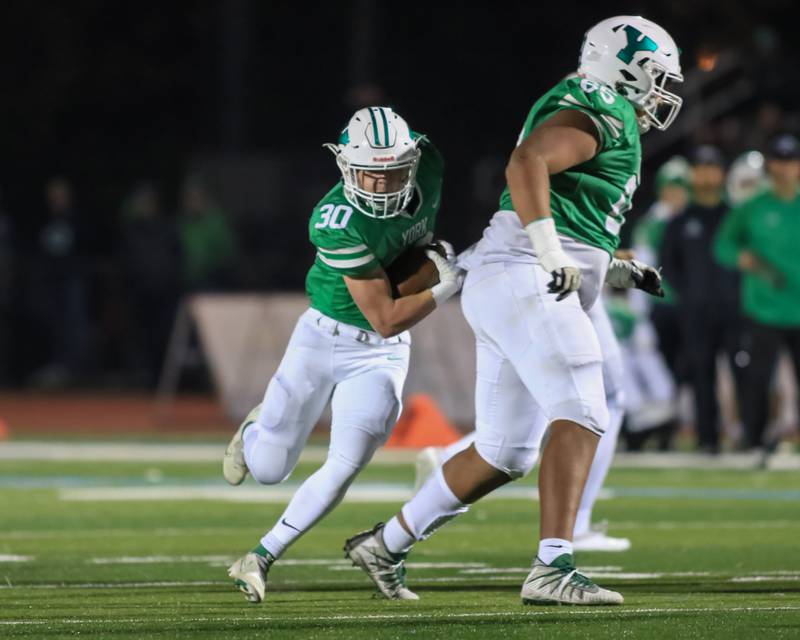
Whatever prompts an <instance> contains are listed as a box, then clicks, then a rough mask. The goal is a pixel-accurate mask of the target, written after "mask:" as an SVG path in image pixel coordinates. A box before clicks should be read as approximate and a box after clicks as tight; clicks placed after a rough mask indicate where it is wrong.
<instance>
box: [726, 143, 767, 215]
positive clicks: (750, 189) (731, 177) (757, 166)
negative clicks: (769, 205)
mask: <svg viewBox="0 0 800 640" xmlns="http://www.w3.org/2000/svg"><path fill="white" fill-rule="evenodd" d="M765 185H766V176H765V174H764V156H763V155H762V154H761V153H759V152H758V151H745V152H744V153H743V154H742V155H740V156H739V157H738V158H736V160H734V161H733V164H731V168H730V169H729V170H728V180H727V184H726V189H727V192H728V200H729V201H730V203H731V204H732V205H734V206H735V205H737V204H740V203H742V202H744V201H745V200H749V199H750V198H752V197H753V196H754V195H756V194H757V193H758V192H759V191H760V190H761V189H763V188H764V187H765Z"/></svg>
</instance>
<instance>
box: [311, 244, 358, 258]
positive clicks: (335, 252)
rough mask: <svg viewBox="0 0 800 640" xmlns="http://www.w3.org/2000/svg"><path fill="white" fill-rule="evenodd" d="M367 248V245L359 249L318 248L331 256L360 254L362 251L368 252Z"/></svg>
mask: <svg viewBox="0 0 800 640" xmlns="http://www.w3.org/2000/svg"><path fill="white" fill-rule="evenodd" d="M367 248H368V247H367V245H365V244H360V245H358V246H357V247H345V248H344V249H323V248H322V247H317V250H318V251H321V252H322V253H327V254H330V255H346V254H350V253H360V252H361V251H366V250H367Z"/></svg>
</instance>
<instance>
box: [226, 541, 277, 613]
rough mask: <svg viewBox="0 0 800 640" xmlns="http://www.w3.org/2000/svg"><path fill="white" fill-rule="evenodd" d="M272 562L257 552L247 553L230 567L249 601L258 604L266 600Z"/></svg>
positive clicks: (230, 571)
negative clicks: (268, 576) (268, 575)
mask: <svg viewBox="0 0 800 640" xmlns="http://www.w3.org/2000/svg"><path fill="white" fill-rule="evenodd" d="M270 566H271V563H270V561H269V560H267V559H266V558H265V557H263V556H260V555H258V554H257V553H252V552H251V553H246V554H245V555H243V556H242V557H241V558H239V559H238V560H237V561H236V562H234V563H233V564H232V565H231V567H230V568H229V569H228V575H229V576H230V577H231V578H233V581H234V582H235V583H236V586H237V587H239V591H241V592H242V593H244V595H245V597H246V598H247V601H248V602H252V603H253V604H258V603H259V602H261V601H262V600H264V594H265V593H266V591H267V574H268V573H269V568H270Z"/></svg>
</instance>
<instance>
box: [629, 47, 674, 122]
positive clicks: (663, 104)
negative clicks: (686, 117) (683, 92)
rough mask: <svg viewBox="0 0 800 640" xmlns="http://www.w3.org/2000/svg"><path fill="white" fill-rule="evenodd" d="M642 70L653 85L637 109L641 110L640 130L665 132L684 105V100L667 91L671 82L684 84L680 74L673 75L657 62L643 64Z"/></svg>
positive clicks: (651, 61) (638, 102)
mask: <svg viewBox="0 0 800 640" xmlns="http://www.w3.org/2000/svg"><path fill="white" fill-rule="evenodd" d="M642 70H643V71H644V72H645V73H646V74H647V75H648V76H649V77H650V78H651V80H652V85H651V89H650V91H648V92H647V93H646V94H645V95H644V97H643V98H642V99H641V101H637V107H638V108H639V109H640V110H641V112H642V113H641V115H639V118H638V122H639V130H640V131H641V132H642V133H644V132H645V131H648V130H649V129H650V127H654V128H656V129H658V130H659V131H664V130H665V129H666V128H668V127H669V126H670V125H671V124H672V123H673V122H674V120H675V118H677V117H678V113H679V112H680V110H681V106H682V105H683V98H681V97H680V96H679V95H677V94H676V93H674V92H672V91H670V90H669V89H667V86H668V83H669V82H683V76H682V75H681V74H680V73H672V72H670V71H668V70H667V69H666V67H664V66H663V65H661V64H659V63H658V62H656V61H655V60H647V61H645V62H644V63H643V64H642Z"/></svg>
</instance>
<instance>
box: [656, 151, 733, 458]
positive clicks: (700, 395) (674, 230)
mask: <svg viewBox="0 0 800 640" xmlns="http://www.w3.org/2000/svg"><path fill="white" fill-rule="evenodd" d="M691 164H692V167H691V194H692V199H691V202H690V204H689V206H687V208H686V209H685V210H684V211H683V213H682V214H680V215H679V216H677V217H675V218H673V219H672V220H671V221H670V223H669V224H668V225H667V228H666V230H665V231H664V239H663V243H662V247H661V264H662V266H663V269H664V277H665V279H666V280H668V281H669V282H670V284H671V285H672V287H673V288H674V289H675V291H676V292H677V295H678V305H679V306H678V309H679V314H680V318H681V324H682V328H683V331H682V339H683V347H684V353H685V356H686V364H687V366H688V370H689V382H690V384H691V386H692V390H693V392H694V406H695V421H696V429H697V437H698V445H699V447H700V448H701V449H702V450H703V451H705V452H707V453H718V452H719V446H720V425H719V422H720V420H719V417H720V413H719V404H718V402H717V395H716V386H717V354H719V353H720V352H723V351H724V352H725V353H727V355H728V356H729V358H730V360H731V365H732V368H733V371H734V377H735V378H736V379H737V382H738V381H739V379H740V372H741V368H740V367H739V366H738V365H737V362H736V356H737V354H739V351H740V344H739V341H740V335H741V331H740V321H739V279H738V275H737V273H736V272H735V271H733V270H731V269H729V268H727V267H723V266H721V265H720V264H718V263H717V262H716V260H715V259H714V255H713V251H712V243H713V239H714V235H715V234H716V232H717V228H718V227H719V225H720V223H721V222H722V220H723V218H724V217H725V215H726V214H727V212H728V206H727V205H726V203H725V201H724V200H723V194H724V189H725V160H724V158H723V156H722V153H721V152H720V151H719V150H718V149H717V148H716V147H713V146H710V145H702V146H699V147H697V148H696V149H695V151H694V153H693V154H692V156H691Z"/></svg>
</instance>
